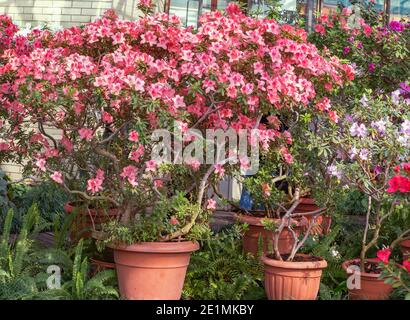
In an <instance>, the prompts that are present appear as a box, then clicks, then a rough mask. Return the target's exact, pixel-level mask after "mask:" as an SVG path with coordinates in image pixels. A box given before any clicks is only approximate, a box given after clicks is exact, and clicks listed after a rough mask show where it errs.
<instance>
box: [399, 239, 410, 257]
mask: <svg viewBox="0 0 410 320" xmlns="http://www.w3.org/2000/svg"><path fill="white" fill-rule="evenodd" d="M400 248H401V252H402V253H403V258H404V259H408V258H410V239H408V240H404V241H402V242H400Z"/></svg>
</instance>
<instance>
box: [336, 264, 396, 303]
mask: <svg viewBox="0 0 410 320" xmlns="http://www.w3.org/2000/svg"><path fill="white" fill-rule="evenodd" d="M366 261H368V262H374V263H378V260H377V259H366ZM358 262H360V259H353V260H348V261H345V262H344V263H343V264H342V268H343V269H344V270H345V271H346V273H347V275H348V276H354V275H353V273H354V271H353V270H348V268H349V266H350V265H351V264H352V263H358ZM379 277H380V274H377V273H367V272H361V273H360V289H349V288H348V290H349V299H350V300H387V299H388V298H389V295H390V293H391V291H392V286H391V285H389V284H386V283H384V279H379Z"/></svg>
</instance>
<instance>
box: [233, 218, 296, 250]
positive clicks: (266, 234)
mask: <svg viewBox="0 0 410 320" xmlns="http://www.w3.org/2000/svg"><path fill="white" fill-rule="evenodd" d="M236 218H237V220H238V221H240V222H242V223H246V224H248V225H249V228H248V230H247V231H246V232H245V234H244V235H243V251H244V252H245V253H252V254H253V255H254V256H256V255H258V244H259V235H261V236H262V245H263V246H262V247H263V248H262V252H263V253H264V254H266V252H267V251H268V242H269V241H271V242H273V232H272V231H268V230H266V229H265V228H264V227H263V225H262V220H270V221H277V222H279V221H280V220H279V219H272V218H260V217H253V216H247V215H236ZM300 230H301V227H298V226H297V227H295V228H294V231H295V233H296V234H297V235H298V236H299V234H300ZM268 240H269V241H268ZM294 242H295V240H294V239H293V236H292V234H291V232H290V231H289V230H288V229H286V228H285V229H283V231H282V233H281V235H280V237H279V252H280V253H281V254H286V253H290V252H291V250H292V247H293V243H294Z"/></svg>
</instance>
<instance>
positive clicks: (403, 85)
mask: <svg viewBox="0 0 410 320" xmlns="http://www.w3.org/2000/svg"><path fill="white" fill-rule="evenodd" d="M400 91H401V93H410V86H409V85H408V84H407V83H406V82H402V83H400Z"/></svg>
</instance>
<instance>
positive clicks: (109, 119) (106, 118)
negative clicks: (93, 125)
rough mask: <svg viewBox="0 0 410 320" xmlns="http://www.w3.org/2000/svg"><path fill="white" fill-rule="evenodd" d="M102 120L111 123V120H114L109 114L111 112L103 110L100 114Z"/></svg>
mask: <svg viewBox="0 0 410 320" xmlns="http://www.w3.org/2000/svg"><path fill="white" fill-rule="evenodd" d="M102 121H103V122H104V123H108V124H109V123H112V122H113V121H114V118H113V116H112V115H111V114H109V113H108V112H105V111H104V112H103V114H102Z"/></svg>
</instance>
